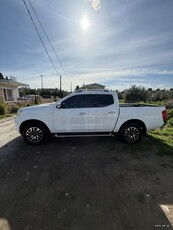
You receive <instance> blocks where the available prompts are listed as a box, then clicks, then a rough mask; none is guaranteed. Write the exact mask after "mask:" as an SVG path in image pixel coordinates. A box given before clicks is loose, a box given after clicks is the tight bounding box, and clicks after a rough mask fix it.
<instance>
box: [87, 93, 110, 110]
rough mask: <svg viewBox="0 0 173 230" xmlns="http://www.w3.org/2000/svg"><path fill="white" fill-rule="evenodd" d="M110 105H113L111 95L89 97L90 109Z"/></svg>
mask: <svg viewBox="0 0 173 230" xmlns="http://www.w3.org/2000/svg"><path fill="white" fill-rule="evenodd" d="M112 104H114V99H113V96H112V95H103V94H97V95H94V94H93V95H91V107H106V106H109V105H112Z"/></svg>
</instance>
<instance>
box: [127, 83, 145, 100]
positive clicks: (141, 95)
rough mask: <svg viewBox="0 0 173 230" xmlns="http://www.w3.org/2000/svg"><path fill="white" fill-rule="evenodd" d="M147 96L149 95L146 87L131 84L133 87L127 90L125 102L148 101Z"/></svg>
mask: <svg viewBox="0 0 173 230" xmlns="http://www.w3.org/2000/svg"><path fill="white" fill-rule="evenodd" d="M147 96H148V92H147V91H146V90H145V88H144V87H141V86H138V87H137V86H135V85H133V86H131V88H129V89H128V90H126V91H125V95H124V101H125V102H139V101H143V102H146V101H147Z"/></svg>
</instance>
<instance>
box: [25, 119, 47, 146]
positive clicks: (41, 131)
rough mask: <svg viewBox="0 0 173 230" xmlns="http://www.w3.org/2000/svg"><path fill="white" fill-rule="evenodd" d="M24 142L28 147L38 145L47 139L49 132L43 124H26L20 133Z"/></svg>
mask: <svg viewBox="0 0 173 230" xmlns="http://www.w3.org/2000/svg"><path fill="white" fill-rule="evenodd" d="M22 135H23V138H24V140H25V141H26V142H27V143H28V144H30V145H39V144H41V143H43V142H45V141H46V140H47V139H48V138H49V131H48V129H47V127H46V126H44V125H43V124H39V123H38V124H37V123H31V124H27V125H26V126H25V127H24V129H23V132H22Z"/></svg>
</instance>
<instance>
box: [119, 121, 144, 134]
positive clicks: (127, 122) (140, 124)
mask: <svg viewBox="0 0 173 230" xmlns="http://www.w3.org/2000/svg"><path fill="white" fill-rule="evenodd" d="M129 124H138V125H139V126H140V127H141V131H142V134H143V135H146V133H147V128H146V125H145V123H144V122H143V121H141V120H138V119H131V120H128V121H126V122H124V123H123V124H122V125H121V127H120V129H119V131H118V132H121V130H123V129H124V128H125V127H126V126H127V125H129Z"/></svg>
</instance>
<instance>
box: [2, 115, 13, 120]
mask: <svg viewBox="0 0 173 230" xmlns="http://www.w3.org/2000/svg"><path fill="white" fill-rule="evenodd" d="M11 116H13V114H5V115H0V119H4V118H7V117H11Z"/></svg>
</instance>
